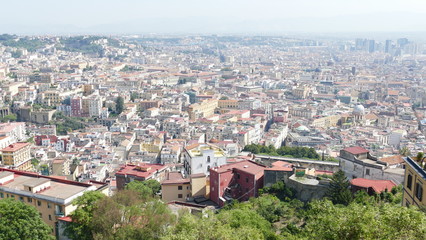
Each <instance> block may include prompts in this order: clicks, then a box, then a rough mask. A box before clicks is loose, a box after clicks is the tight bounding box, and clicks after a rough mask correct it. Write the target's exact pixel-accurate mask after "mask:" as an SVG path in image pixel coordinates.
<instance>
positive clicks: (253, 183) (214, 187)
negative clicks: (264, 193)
mask: <svg viewBox="0 0 426 240" xmlns="http://www.w3.org/2000/svg"><path fill="white" fill-rule="evenodd" d="M265 168H266V167H265V166H264V165H261V164H258V163H256V162H253V161H250V160H246V161H241V162H237V163H231V164H226V165H223V166H220V167H216V168H211V169H210V199H211V200H212V201H213V202H215V203H217V204H218V205H219V206H223V205H224V204H225V202H226V201H228V200H231V199H236V200H240V201H242V200H248V199H249V198H250V197H256V196H257V194H258V190H259V189H260V188H262V187H263V171H264V169H265Z"/></svg>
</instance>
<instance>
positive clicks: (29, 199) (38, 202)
mask: <svg viewBox="0 0 426 240" xmlns="http://www.w3.org/2000/svg"><path fill="white" fill-rule="evenodd" d="M4 197H5V195H4V193H2V192H0V198H4ZM9 197H11V198H15V195H13V194H10V195H9V193H7V194H6V198H9ZM19 200H20V201H21V202H24V201H25V199H24V197H22V196H19ZM27 202H29V203H32V202H33V199H32V198H30V197H27ZM41 205H42V203H41V201H40V200H37V206H39V207H41ZM58 207H59V208H60V209H62V206H58ZM47 208H52V204H51V203H49V202H48V203H47Z"/></svg>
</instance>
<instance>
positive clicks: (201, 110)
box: [188, 99, 218, 120]
mask: <svg viewBox="0 0 426 240" xmlns="http://www.w3.org/2000/svg"><path fill="white" fill-rule="evenodd" d="M217 107H218V100H217V99H208V100H204V101H202V102H200V103H194V104H191V105H190V106H189V108H188V114H189V119H190V120H195V119H198V118H203V117H210V116H211V115H213V114H214V111H215V109H216V108H217Z"/></svg>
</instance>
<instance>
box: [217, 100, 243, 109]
mask: <svg viewBox="0 0 426 240" xmlns="http://www.w3.org/2000/svg"><path fill="white" fill-rule="evenodd" d="M218 107H219V108H229V109H238V100H234V99H226V100H219V101H218Z"/></svg>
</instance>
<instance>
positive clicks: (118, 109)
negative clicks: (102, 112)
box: [115, 97, 124, 114]
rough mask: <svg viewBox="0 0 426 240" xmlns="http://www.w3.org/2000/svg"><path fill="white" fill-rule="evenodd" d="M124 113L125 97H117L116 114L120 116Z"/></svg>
mask: <svg viewBox="0 0 426 240" xmlns="http://www.w3.org/2000/svg"><path fill="white" fill-rule="evenodd" d="M123 111H124V99H123V97H117V98H116V99H115V112H116V113H117V114H120V113H122V112H123Z"/></svg>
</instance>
